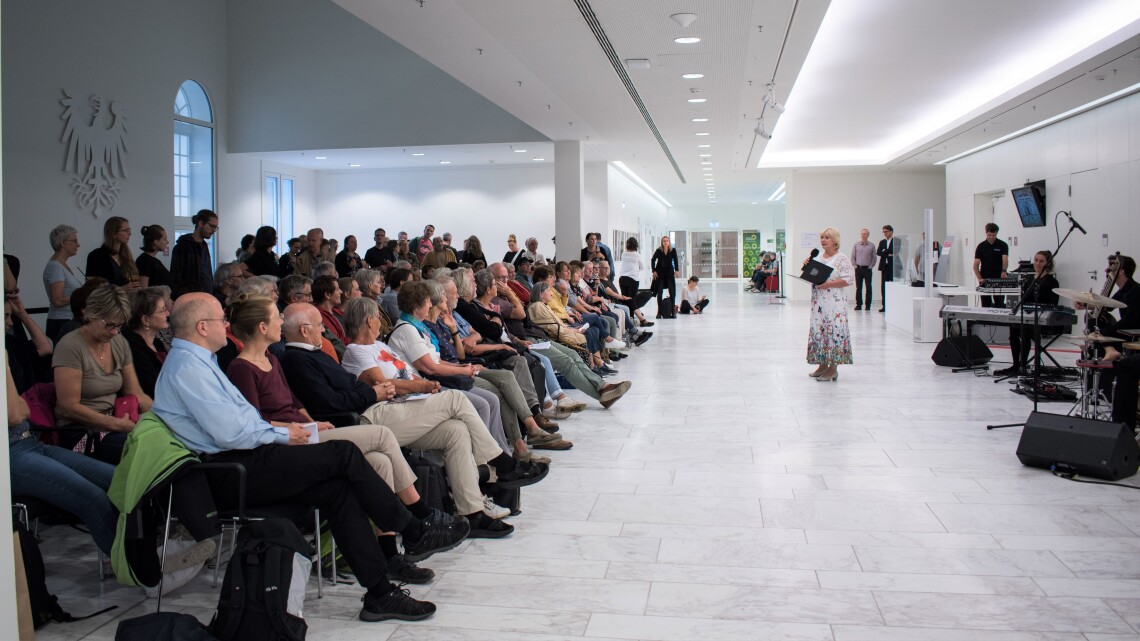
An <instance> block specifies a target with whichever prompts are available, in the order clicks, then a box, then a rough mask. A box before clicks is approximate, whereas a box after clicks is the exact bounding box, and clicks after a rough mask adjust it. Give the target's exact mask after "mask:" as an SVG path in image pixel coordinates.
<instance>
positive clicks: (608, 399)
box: [598, 381, 632, 409]
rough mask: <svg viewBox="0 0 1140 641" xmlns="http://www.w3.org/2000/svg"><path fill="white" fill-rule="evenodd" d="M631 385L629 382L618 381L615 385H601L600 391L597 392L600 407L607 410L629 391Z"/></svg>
mask: <svg viewBox="0 0 1140 641" xmlns="http://www.w3.org/2000/svg"><path fill="white" fill-rule="evenodd" d="M631 385H632V383H630V382H629V381H619V382H617V383H607V384H606V385H603V386H602V387H601V389H599V390H598V402H600V403H601V404H602V407H604V408H606V409H609V407H610V406H611V405H613V404H614V403H616V402H617V401H618V399H619V398H621V397H622V396H625V393H626V392H628V391H629V388H630V386H631Z"/></svg>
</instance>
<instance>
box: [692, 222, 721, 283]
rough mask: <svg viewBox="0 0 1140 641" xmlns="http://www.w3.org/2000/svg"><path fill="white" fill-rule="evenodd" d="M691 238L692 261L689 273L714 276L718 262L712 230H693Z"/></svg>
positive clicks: (704, 276)
mask: <svg viewBox="0 0 1140 641" xmlns="http://www.w3.org/2000/svg"><path fill="white" fill-rule="evenodd" d="M689 240H691V241H692V250H691V251H690V255H691V256H692V262H691V263H690V269H689V273H690V274H691V275H693V276H696V277H698V278H712V277H713V270H714V265H715V264H716V253H715V249H716V248H715V247H714V246H713V240H714V239H713V233H712V232H711V231H691V232H689Z"/></svg>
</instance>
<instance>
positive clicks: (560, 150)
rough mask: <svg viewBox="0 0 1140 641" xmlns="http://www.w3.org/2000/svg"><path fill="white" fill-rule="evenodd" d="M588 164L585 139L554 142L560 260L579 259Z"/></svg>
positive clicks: (556, 220)
mask: <svg viewBox="0 0 1140 641" xmlns="http://www.w3.org/2000/svg"><path fill="white" fill-rule="evenodd" d="M585 182H586V181H585V167H584V163H583V161H582V143H581V142H579V141H577V140H559V141H556V142H555V143H554V235H555V252H556V253H555V256H556V257H557V258H558V260H565V261H571V260H577V259H578V257H579V256H580V252H581V250H582V247H583V246H584V244H585V243H584V241H583V240H582V239H583V238H585V236H586V230H585V229H584V227H583V221H582V207H583V203H584V201H585V194H584V191H585Z"/></svg>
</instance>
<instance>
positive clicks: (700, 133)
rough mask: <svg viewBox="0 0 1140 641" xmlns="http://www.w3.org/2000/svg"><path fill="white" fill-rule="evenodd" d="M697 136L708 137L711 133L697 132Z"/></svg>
mask: <svg viewBox="0 0 1140 641" xmlns="http://www.w3.org/2000/svg"><path fill="white" fill-rule="evenodd" d="M697 135H698V136H707V135H709V132H707V131H698V132H697Z"/></svg>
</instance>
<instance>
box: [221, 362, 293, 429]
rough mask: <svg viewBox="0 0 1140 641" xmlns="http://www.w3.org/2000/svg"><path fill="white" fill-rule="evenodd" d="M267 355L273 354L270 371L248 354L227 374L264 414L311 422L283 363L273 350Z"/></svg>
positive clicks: (270, 418)
mask: <svg viewBox="0 0 1140 641" xmlns="http://www.w3.org/2000/svg"><path fill="white" fill-rule="evenodd" d="M266 356H267V357H268V358H269V366H270V370H269V371H268V372H263V371H261V368H260V367H258V366H257V365H254V364H253V363H251V362H249V361H247V360H245V359H244V358H235V359H234V360H233V362H232V363H230V367H229V369H227V370H226V376H228V377H229V378H230V382H231V383H233V384H234V387H236V388H238V391H239V392H241V395H242V396H244V397H245V399H246V400H247V401H249V404H250V405H252V406H254V408H256V409H257V411H258V412H261V418H263V419H265V420H267V421H281V422H282V423H308V422H309V419H307V418H305V415H304V414H302V413H301V410H302V409H304V407H303V406H302V405H301V401H298V400H297V397H296V396H293V392H292V390H290V389H289V384H288V383H287V382H285V373H284V372H283V371H282V369H281V363H279V362H278V361H277V357H275V356H274V355H273V354H266Z"/></svg>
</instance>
